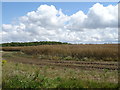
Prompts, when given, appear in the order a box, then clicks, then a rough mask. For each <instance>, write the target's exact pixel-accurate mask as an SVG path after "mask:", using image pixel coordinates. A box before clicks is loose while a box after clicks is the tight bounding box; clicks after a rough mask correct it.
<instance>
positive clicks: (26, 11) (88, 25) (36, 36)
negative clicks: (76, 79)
mask: <svg viewBox="0 0 120 90" xmlns="http://www.w3.org/2000/svg"><path fill="white" fill-rule="evenodd" d="M2 9H3V10H2V16H3V17H2V18H3V20H2V23H3V24H2V31H0V34H1V35H0V36H2V42H28V41H61V42H70V43H108V42H109V43H111V42H113V43H116V42H117V41H118V5H117V3H95V2H94V3H93V2H91V3H88V2H86V3H82V2H79V3H78V2H76V3H68V2H66V3H59V2H56V3H55V2H54V3H52V2H51V3H28V2H26V3H3V5H2Z"/></svg>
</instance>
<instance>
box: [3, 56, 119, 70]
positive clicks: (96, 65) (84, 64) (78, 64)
mask: <svg viewBox="0 0 120 90" xmlns="http://www.w3.org/2000/svg"><path fill="white" fill-rule="evenodd" d="M5 59H6V60H9V61H14V62H19V63H24V64H35V65H38V66H44V65H49V66H60V67H69V68H82V69H108V70H118V63H117V62H88V61H65V60H63V61H62V60H59V61H58V60H43V59H38V58H26V57H20V56H14V57H9V58H8V57H7V58H5Z"/></svg>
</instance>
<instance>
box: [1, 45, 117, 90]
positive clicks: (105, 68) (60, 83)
mask: <svg viewBox="0 0 120 90" xmlns="http://www.w3.org/2000/svg"><path fill="white" fill-rule="evenodd" d="M2 60H3V88H9V87H10V88H116V89H118V87H119V85H118V79H119V78H118V70H119V68H118V45H117V44H99V45H95V44H94V45H90V44H88V45H87V44H86V45H82V44H81V45H39V46H21V47H3V48H2Z"/></svg>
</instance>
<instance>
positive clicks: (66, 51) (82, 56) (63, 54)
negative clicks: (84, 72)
mask: <svg viewBox="0 0 120 90" xmlns="http://www.w3.org/2000/svg"><path fill="white" fill-rule="evenodd" d="M2 49H3V50H4V51H12V50H13V51H14V50H15V51H22V52H23V53H26V54H28V55H36V56H44V58H48V59H51V58H52V59H54V58H55V59H56V58H57V59H66V60H71V59H74V60H88V59H95V60H103V61H118V45H117V44H99V45H95V44H94V45H89V44H88V45H82V44H81V45H40V46H26V47H25V46H24V47H3V48H2Z"/></svg>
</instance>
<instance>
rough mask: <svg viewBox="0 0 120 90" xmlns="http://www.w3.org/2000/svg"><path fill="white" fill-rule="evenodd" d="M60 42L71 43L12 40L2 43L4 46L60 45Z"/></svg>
mask: <svg viewBox="0 0 120 90" xmlns="http://www.w3.org/2000/svg"><path fill="white" fill-rule="evenodd" d="M60 44H69V43H64V42H55V41H40V42H11V43H3V44H0V46H2V47H10V46H37V45H60Z"/></svg>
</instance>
